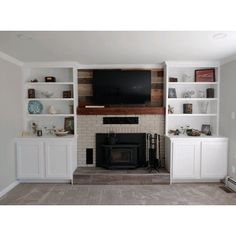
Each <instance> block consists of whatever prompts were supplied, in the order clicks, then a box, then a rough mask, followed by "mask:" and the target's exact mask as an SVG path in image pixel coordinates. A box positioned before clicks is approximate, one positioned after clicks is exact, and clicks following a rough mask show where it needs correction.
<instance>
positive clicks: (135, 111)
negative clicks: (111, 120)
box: [77, 107, 165, 115]
mask: <svg viewBox="0 0 236 236" xmlns="http://www.w3.org/2000/svg"><path fill="white" fill-rule="evenodd" d="M164 113H165V109H164V107H106V108H81V107H78V108H77V114H78V115H158V114H160V115H163V114H164Z"/></svg>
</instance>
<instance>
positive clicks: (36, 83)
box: [26, 82, 74, 86]
mask: <svg viewBox="0 0 236 236" xmlns="http://www.w3.org/2000/svg"><path fill="white" fill-rule="evenodd" d="M26 84H27V85H30V86H34V85H36V86H37V85H73V84H74V83H73V82H35V83H32V82H27V83H26Z"/></svg>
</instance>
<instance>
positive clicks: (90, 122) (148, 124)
mask: <svg viewBox="0 0 236 236" xmlns="http://www.w3.org/2000/svg"><path fill="white" fill-rule="evenodd" d="M111 116H112V117H128V116H127V115H123V116H121V115H117V116H116V115H78V116H77V127H78V128H77V129H78V166H95V165H96V164H95V162H96V144H95V135H96V133H109V132H111V131H113V132H115V133H152V134H153V133H158V134H160V135H162V138H161V158H162V159H163V158H164V138H163V135H164V128H165V118H164V115H129V116H132V117H134V116H135V117H139V124H132V125H130V124H123V125H120V124H119V125H113V124H112V125H110V124H109V125H108V124H103V117H111ZM86 148H93V150H94V151H93V153H94V156H93V158H94V159H93V163H94V164H93V165H87V164H86Z"/></svg>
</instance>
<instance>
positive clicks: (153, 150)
mask: <svg viewBox="0 0 236 236" xmlns="http://www.w3.org/2000/svg"><path fill="white" fill-rule="evenodd" d="M160 137H161V136H160V135H159V134H150V133H148V134H147V143H148V167H147V170H148V171H149V173H151V172H153V171H157V172H159V169H160V167H161V160H160V156H161V155H160V146H161V145H160ZM157 145H158V152H157Z"/></svg>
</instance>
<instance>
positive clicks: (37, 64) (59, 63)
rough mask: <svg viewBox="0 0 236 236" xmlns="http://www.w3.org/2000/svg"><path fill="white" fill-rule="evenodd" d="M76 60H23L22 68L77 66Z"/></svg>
mask: <svg viewBox="0 0 236 236" xmlns="http://www.w3.org/2000/svg"><path fill="white" fill-rule="evenodd" d="M78 66H79V64H78V62H74V61H50V62H25V63H23V67H24V68H28V67H29V68H45V67H46V68H74V67H78Z"/></svg>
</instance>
